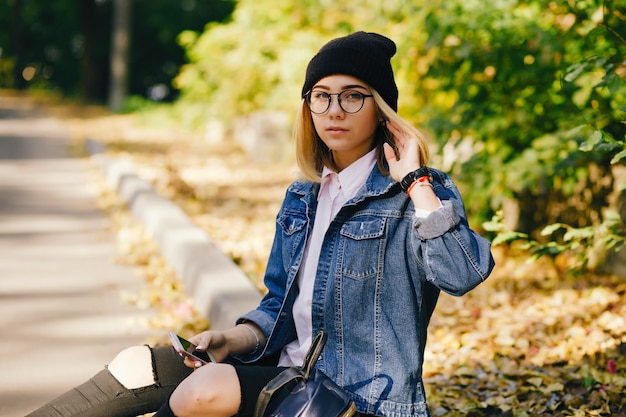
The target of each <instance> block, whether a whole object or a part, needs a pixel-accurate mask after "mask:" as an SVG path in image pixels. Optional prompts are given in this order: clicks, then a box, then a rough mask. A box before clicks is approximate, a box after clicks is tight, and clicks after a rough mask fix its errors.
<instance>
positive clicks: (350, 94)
mask: <svg viewBox="0 0 626 417" xmlns="http://www.w3.org/2000/svg"><path fill="white" fill-rule="evenodd" d="M361 97H363V95H362V94H361V93H357V92H356V91H347V92H346V93H345V94H344V95H343V99H344V100H350V101H357V100H361Z"/></svg>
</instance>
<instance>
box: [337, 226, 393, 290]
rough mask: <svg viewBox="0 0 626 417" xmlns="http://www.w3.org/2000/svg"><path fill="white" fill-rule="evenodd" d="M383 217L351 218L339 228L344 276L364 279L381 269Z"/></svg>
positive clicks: (341, 266) (383, 234)
mask: <svg viewBox="0 0 626 417" xmlns="http://www.w3.org/2000/svg"><path fill="white" fill-rule="evenodd" d="M385 224H386V219H385V218H369V219H367V218H366V219H352V220H350V221H348V222H346V223H345V224H344V225H343V227H342V228H341V231H340V234H341V237H342V245H341V253H340V259H341V265H340V268H341V271H342V274H343V275H344V276H345V277H348V278H352V279H365V278H368V277H371V276H376V275H377V274H378V271H379V270H381V269H382V265H383V255H384V253H383V252H384V249H383V248H384V237H385Z"/></svg>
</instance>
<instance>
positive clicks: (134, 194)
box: [86, 141, 262, 330]
mask: <svg viewBox="0 0 626 417" xmlns="http://www.w3.org/2000/svg"><path fill="white" fill-rule="evenodd" d="M86 146H87V151H88V153H89V155H90V156H91V159H92V160H93V161H94V163H95V164H96V165H97V166H98V168H99V169H100V170H101V171H102V173H103V174H104V176H105V178H106V181H107V183H108V184H109V186H110V187H112V189H114V190H116V192H117V193H118V195H119V197H120V198H121V199H122V201H124V203H126V204H127V205H128V208H129V210H130V212H131V213H132V215H133V217H135V218H136V219H137V220H138V221H139V222H141V223H142V224H143V225H144V226H145V227H146V229H147V230H148V232H149V233H150V234H151V235H152V236H153V238H154V239H155V240H156V242H157V243H158V245H159V248H160V250H161V253H162V255H163V257H164V258H165V260H166V262H167V263H168V265H169V266H170V267H171V268H172V269H173V270H174V271H175V272H176V273H177V275H178V276H179V277H180V279H181V280H182V281H183V283H184V284H185V289H186V291H187V292H188V293H189V295H190V296H191V298H192V300H193V303H194V306H195V307H196V308H197V309H198V310H199V311H200V313H201V314H202V315H204V316H206V317H208V319H209V321H210V326H211V329H215V330H223V329H226V328H229V327H232V326H233V325H234V323H235V320H236V319H237V318H238V317H239V316H241V315H242V314H243V313H246V312H248V311H250V310H252V309H254V308H255V307H256V306H257V305H258V303H259V301H260V300H261V297H262V295H261V293H260V292H259V291H258V290H257V289H256V288H255V287H254V285H253V284H252V283H251V282H250V280H249V279H248V277H246V275H245V274H244V273H243V271H242V270H241V269H239V267H237V265H235V263H234V262H233V261H232V260H231V259H230V258H229V257H228V256H226V255H225V254H224V253H222V252H221V251H220V250H219V249H218V248H217V247H216V246H215V245H214V244H213V242H211V239H210V238H209V236H208V235H207V233H206V232H205V231H204V230H202V229H201V228H199V227H198V226H196V225H195V224H194V223H193V222H192V220H191V219H190V218H189V217H188V216H187V215H186V214H185V213H184V212H183V211H182V210H181V209H180V207H178V206H177V205H175V204H174V203H172V202H171V201H170V200H169V199H166V198H165V197H163V196H161V195H160V194H158V193H157V192H156V191H155V190H154V188H153V187H152V184H150V183H149V182H148V181H146V180H143V179H141V178H139V177H138V176H137V175H136V173H135V169H134V167H133V165H132V162H130V161H128V160H123V159H111V158H109V157H107V156H106V155H105V154H104V153H103V151H104V148H103V146H102V145H101V144H99V143H98V142H94V141H88V143H87V145H86Z"/></svg>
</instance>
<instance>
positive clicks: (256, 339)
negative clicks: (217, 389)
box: [185, 322, 266, 368]
mask: <svg viewBox="0 0 626 417" xmlns="http://www.w3.org/2000/svg"><path fill="white" fill-rule="evenodd" d="M189 341H190V342H191V343H193V344H194V345H196V346H197V348H196V349H197V350H198V351H200V352H204V351H207V350H208V351H210V352H211V355H213V358H215V360H216V361H218V362H222V361H223V360H224V359H226V358H227V357H229V356H231V355H237V354H246V353H251V352H255V351H257V350H258V349H260V348H261V347H263V346H265V342H266V341H265V334H263V331H262V330H261V328H260V327H259V326H257V325H256V324H254V323H252V322H246V323H245V324H239V325H237V326H235V327H232V328H230V329H228V330H224V331H223V332H216V331H207V332H202V333H200V334H197V335H195V336H194V337H191V338H189ZM257 353H260V352H257ZM185 365H187V366H188V367H190V368H197V367H199V366H201V365H202V364H201V363H200V362H197V361H194V360H191V359H188V358H185Z"/></svg>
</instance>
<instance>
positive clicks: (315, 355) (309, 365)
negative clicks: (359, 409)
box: [254, 331, 328, 417]
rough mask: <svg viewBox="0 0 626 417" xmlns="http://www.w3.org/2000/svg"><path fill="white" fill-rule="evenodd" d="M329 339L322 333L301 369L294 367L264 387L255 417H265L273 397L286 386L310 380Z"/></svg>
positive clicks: (316, 339)
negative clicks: (292, 382)
mask: <svg viewBox="0 0 626 417" xmlns="http://www.w3.org/2000/svg"><path fill="white" fill-rule="evenodd" d="M327 338H328V336H327V335H326V333H324V331H320V332H319V333H318V334H317V335H316V336H315V338H314V339H313V342H311V347H310V348H309V351H308V352H307V354H306V357H305V358H304V362H303V364H302V366H301V367H292V368H288V369H286V370H284V371H283V372H281V373H280V374H278V375H277V376H276V377H275V378H274V379H272V380H271V381H270V382H268V383H267V385H265V387H263V389H262V390H261V393H260V394H259V398H258V399H257V402H256V406H255V408H254V417H263V414H264V413H265V410H266V409H267V406H268V405H269V403H270V400H271V399H272V396H273V395H274V394H275V393H276V392H277V391H278V390H280V389H281V388H283V387H284V386H285V385H287V384H288V383H290V382H291V381H294V380H296V379H302V380H304V381H306V380H307V379H309V375H310V374H311V370H312V369H313V367H314V366H315V363H316V362H317V360H318V359H319V357H320V354H321V353H322V350H323V349H324V345H326V339H327Z"/></svg>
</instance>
